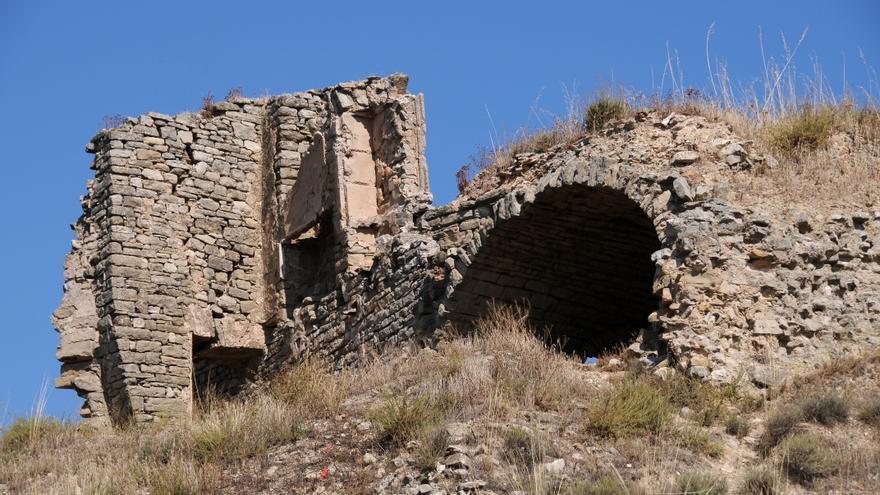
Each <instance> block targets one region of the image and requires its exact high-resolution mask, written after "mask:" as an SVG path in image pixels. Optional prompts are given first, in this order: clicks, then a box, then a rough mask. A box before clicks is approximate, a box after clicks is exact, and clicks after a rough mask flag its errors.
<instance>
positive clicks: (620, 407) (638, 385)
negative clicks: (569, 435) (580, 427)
mask: <svg viewBox="0 0 880 495" xmlns="http://www.w3.org/2000/svg"><path fill="white" fill-rule="evenodd" d="M671 417H672V406H671V405H670V403H669V400H668V398H667V397H666V396H664V395H663V394H661V393H660V391H659V390H658V389H657V387H656V386H654V385H653V384H651V383H650V382H648V381H646V380H643V379H638V378H628V379H626V380H624V381H623V382H621V383H619V384H618V385H617V386H615V387H614V388H612V389H611V390H610V391H608V392H606V393H605V394H604V395H603V396H602V397H601V398H600V399H599V400H598V401H597V402H596V403H594V404H593V405H592V407H590V408H589V409H588V411H587V419H588V421H589V422H588V425H587V428H588V429H589V430H592V431H593V432H595V433H598V434H600V435H603V436H609V437H626V436H630V435H634V434H638V433H655V434H656V433H659V432H661V431H662V430H663V429H664V428H666V426H667V425H668V424H669V422H670V419H671Z"/></svg>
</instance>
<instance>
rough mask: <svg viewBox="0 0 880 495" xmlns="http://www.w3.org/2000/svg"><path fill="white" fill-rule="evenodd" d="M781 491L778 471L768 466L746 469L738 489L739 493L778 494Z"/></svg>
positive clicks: (748, 494) (781, 484)
mask: <svg viewBox="0 0 880 495" xmlns="http://www.w3.org/2000/svg"><path fill="white" fill-rule="evenodd" d="M782 492H783V481H782V480H781V479H780V478H779V473H778V472H777V471H776V470H775V469H773V468H771V467H768V466H759V467H753V468H750V469H748V470H747V471H746V472H745V474H744V475H743V478H742V484H741V485H740V487H739V490H738V493H740V494H741V495H779V494H781V493H782Z"/></svg>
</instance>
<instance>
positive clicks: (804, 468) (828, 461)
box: [779, 432, 837, 484]
mask: <svg viewBox="0 0 880 495" xmlns="http://www.w3.org/2000/svg"><path fill="white" fill-rule="evenodd" d="M825 445H827V442H826V441H825V440H824V439H823V438H822V437H819V436H818V435H815V434H813V433H806V432H804V433H795V434H793V435H791V436H789V437H788V438H786V439H785V440H783V442H782V444H781V445H780V446H779V447H780V450H781V452H782V465H783V466H784V468H785V471H786V473H788V476H789V477H790V478H791V479H793V480H794V481H797V482H798V483H801V484H809V483H811V482H812V481H813V480H815V479H816V478H822V477H825V476H828V475H829V474H832V473H833V472H834V471H835V470H836V464H837V463H836V461H835V458H834V456H833V455H831V453H830V452H829V451H827V450H825V448H824V447H825Z"/></svg>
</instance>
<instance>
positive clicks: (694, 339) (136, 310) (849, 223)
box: [54, 75, 880, 424]
mask: <svg viewBox="0 0 880 495" xmlns="http://www.w3.org/2000/svg"><path fill="white" fill-rule="evenodd" d="M406 83H407V80H406V77H405V76H402V75H392V76H390V77H387V78H370V79H367V80H365V81H360V82H353V83H346V84H341V85H339V86H335V87H332V88H326V89H323V90H315V91H307V92H304V93H297V94H291V95H282V96H277V97H269V98H261V99H247V98H235V99H233V100H232V101H224V102H220V103H218V104H216V105H214V106H213V107H211V108H208V109H205V110H204V111H203V112H202V113H201V114H199V115H195V114H191V113H187V114H180V115H177V116H173V117H172V116H166V115H160V114H155V113H150V114H147V115H145V116H142V117H139V118H136V119H128V120H127V121H126V122H125V124H124V125H122V126H120V127H119V128H116V129H109V130H104V131H102V132H101V133H99V134H98V135H97V136H96V137H95V138H94V139H93V140H92V142H91V143H90V145H89V147H88V151H90V152H92V153H94V155H95V160H94V165H93V167H94V169H95V179H94V180H93V181H91V182H90V183H89V186H88V194H87V196H86V197H84V198H83V200H82V207H83V215H82V217H81V218H80V219H79V220H78V222H77V223H76V224H75V225H74V231H75V234H76V240H75V241H74V243H73V248H72V251H71V253H70V255H69V256H68V258H67V261H66V263H65V297H64V300H63V301H62V304H61V306H60V307H59V308H58V310H56V312H55V314H54V322H55V325H56V327H57V328H58V329H59V331H60V333H61V341H60V345H59V349H58V354H57V355H58V358H59V359H60V360H61V361H62V362H63V365H62V374H61V377H60V378H59V379H58V381H57V383H56V385H57V386H59V387H62V388H72V389H74V390H76V391H77V393H79V394H80V395H81V396H82V397H83V398H85V399H86V402H85V405H84V406H83V409H82V411H81V412H82V414H83V416H84V417H86V418H87V420H88V421H90V422H92V423H95V424H101V423H106V422H107V421H108V420H109V419H111V418H115V419H118V420H122V419H124V418H127V417H133V418H134V419H135V420H137V421H151V420H154V419H156V418H159V417H164V416H180V415H186V414H189V411H190V410H191V407H192V397H193V396H194V395H196V394H198V393H201V392H203V391H205V390H208V389H215V390H218V391H220V392H226V393H236V392H237V391H239V390H240V389H241V388H242V387H243V386H246V385H247V384H249V383H252V382H254V381H255V380H259V379H260V378H262V377H268V376H271V375H272V374H273V373H275V372H277V371H278V370H279V369H281V368H282V367H284V366H286V365H290V364H292V363H295V362H297V361H299V360H300V359H302V358H303V357H304V356H306V355H310V354H314V355H321V356H324V357H326V358H328V359H329V360H331V361H332V362H334V363H335V364H336V365H337V366H338V367H343V366H349V365H353V364H356V363H357V362H358V360H360V359H361V358H362V357H363V356H364V354H366V353H372V352H375V351H380V350H381V348H382V347H383V346H385V345H389V344H392V343H396V342H401V341H404V340H410V339H416V338H422V337H430V336H431V335H432V333H433V332H434V331H435V330H436V329H438V328H439V327H440V326H442V325H444V324H448V323H452V324H455V325H457V326H459V327H461V328H468V326H469V323H470V322H471V321H472V320H473V319H474V318H477V317H479V316H480V314H481V313H482V312H483V311H484V309H485V307H486V305H487V303H488V302H489V301H490V300H493V299H494V300H497V301H501V302H507V303H524V304H527V305H528V306H529V307H530V310H531V313H530V314H531V318H532V321H533V322H534V323H535V326H536V327H537V328H539V329H542V330H546V332H547V333H546V335H547V336H548V338H550V339H551V340H553V341H560V342H561V343H562V344H563V346H564V347H565V348H566V349H567V350H569V351H572V352H576V353H579V354H581V355H596V354H598V353H600V352H603V351H605V350H608V349H613V348H616V347H618V346H627V345H631V349H632V351H633V352H637V353H640V354H642V355H643V358H644V359H645V360H646V362H650V363H655V364H656V365H657V366H665V365H668V364H672V365H676V366H679V367H680V368H681V369H682V370H683V371H686V372H688V373H689V374H691V375H693V376H698V377H703V378H708V379H714V380H720V381H730V380H733V379H735V378H736V377H738V376H740V375H741V374H743V373H747V374H749V376H750V377H751V378H752V379H753V380H754V381H755V382H756V383H758V384H761V385H767V384H770V383H772V382H774V381H775V380H778V379H779V378H780V377H782V376H784V375H785V374H787V373H791V372H796V371H801V370H805V369H809V368H810V367H811V366H815V364H816V363H818V362H819V361H821V360H822V359H827V358H829V357H831V356H836V355H840V354H844V353H847V352H852V351H856V350H858V349H862V348H865V347H868V346H876V345H877V344H878V343H880V338H878V330H877V328H878V326H877V319H878V315H880V251H878V250H880V247H878V246H880V243H878V232H880V212H874V213H867V210H865V209H855V210H852V211H841V212H837V213H832V214H829V215H827V216H826V215H821V214H816V213H807V212H805V211H794V210H792V211H787V212H778V211H771V212H762V211H757V210H755V209H754V208H751V207H750V206H747V205H740V204H737V203H736V201H733V200H732V199H731V198H730V194H729V193H728V192H727V188H726V181H727V180H729V178H730V177H731V176H732V175H734V174H742V173H749V172H748V171H747V170H744V169H746V168H747V165H748V164H751V163H760V162H766V161H768V159H767V158H766V157H762V156H758V155H755V154H754V153H752V152H749V151H748V150H747V147H748V145H747V143H741V142H740V141H736V138H735V136H732V135H731V134H730V133H729V131H726V130H725V129H720V128H717V127H713V126H711V125H709V124H707V123H706V122H705V121H701V120H699V118H683V117H681V116H679V117H678V118H677V120H676V119H673V118H672V117H667V118H664V119H662V120H661V117H660V116H645V115H640V116H638V117H637V118H636V119H635V120H633V121H630V122H627V123H622V124H621V127H620V128H619V129H616V130H614V131H613V132H609V134H608V135H607V136H604V137H603V138H602V139H600V138H599V137H595V138H593V139H592V140H590V139H584V140H581V141H578V142H575V143H572V144H570V145H568V146H564V147H557V148H556V149H554V150H551V151H550V152H548V153H545V154H542V155H529V154H526V155H523V156H519V157H515V160H514V162H513V164H512V168H511V170H508V171H493V172H494V173H493V174H491V175H489V174H488V173H485V174H483V175H481V176H480V177H478V180H477V181H475V183H482V184H488V186H487V187H484V188H483V190H481V191H478V192H471V193H468V194H465V195H463V196H462V197H460V198H458V199H456V200H455V201H453V202H452V203H451V204H449V205H446V206H443V207H439V208H433V207H431V205H430V202H431V197H430V192H429V190H428V184H427V168H426V164H425V158H424V156H425V155H424V147H425V120H424V109H423V100H422V97H421V95H411V94H408V93H406ZM707 129H708V131H707ZM709 131H711V132H709ZM640 136H649V137H650V139H649V140H648V141H649V142H650V143H651V144H649V145H645V146H644V147H643V148H639V147H640V146H642V145H641V144H640V141H639V139H641V138H640ZM661 142H662V143H668V146H667V147H665V148H663V150H662V151H657V150H658V147H657V143H661ZM728 152H729V153H728ZM731 157H733V158H734V159H731ZM481 181H482V182H481Z"/></svg>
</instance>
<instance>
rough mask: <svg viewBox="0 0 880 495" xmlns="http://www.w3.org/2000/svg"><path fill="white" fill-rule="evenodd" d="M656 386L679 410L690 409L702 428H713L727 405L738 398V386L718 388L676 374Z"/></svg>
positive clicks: (659, 381) (657, 381)
mask: <svg viewBox="0 0 880 495" xmlns="http://www.w3.org/2000/svg"><path fill="white" fill-rule="evenodd" d="M654 385H655V386H656V387H657V388H659V389H660V390H661V391H662V393H663V394H665V395H667V396H668V397H669V401H670V402H671V403H672V404H673V405H674V406H675V407H677V408H681V407H688V408H689V409H691V411H693V414H692V416H691V417H692V418H693V419H694V421H696V422H697V423H699V424H700V425H702V426H712V425H713V424H715V423H716V422H718V420H720V419H721V417H722V416H724V411H725V404H727V403H728V402H733V401H734V400H736V398H737V389H736V385H723V386H718V385H715V384H712V383H708V382H704V381H702V380H700V379H697V378H690V377H686V376H684V375H680V374H676V375H673V377H672V378H670V379H667V380H656V383H654Z"/></svg>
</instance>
